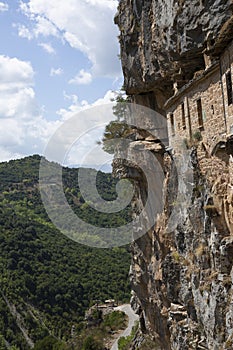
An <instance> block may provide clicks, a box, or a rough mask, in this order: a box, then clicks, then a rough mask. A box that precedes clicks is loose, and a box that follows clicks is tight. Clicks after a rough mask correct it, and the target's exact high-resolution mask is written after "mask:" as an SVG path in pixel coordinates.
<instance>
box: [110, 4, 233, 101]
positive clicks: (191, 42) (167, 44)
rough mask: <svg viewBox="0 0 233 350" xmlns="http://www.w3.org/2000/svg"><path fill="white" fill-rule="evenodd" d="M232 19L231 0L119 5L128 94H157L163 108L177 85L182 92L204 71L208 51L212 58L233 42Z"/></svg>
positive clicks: (116, 20) (122, 52)
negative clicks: (228, 24) (225, 45)
mask: <svg viewBox="0 0 233 350" xmlns="http://www.w3.org/2000/svg"><path fill="white" fill-rule="evenodd" d="M231 15H232V1H231V0H211V1H205V0H143V1H142V0H121V1H120V3H119V12H118V14H117V15H116V17H115V22H116V23H117V24H118V26H119V29H120V45H121V61H122V68H123V72H124V77H125V82H124V87H125V89H126V91H127V93H128V94H129V95H132V94H133V95H135V94H141V93H145V92H148V91H156V95H157V98H158V97H159V102H160V103H162V102H163V100H164V98H167V97H168V96H171V95H172V94H173V91H172V88H171V87H172V84H173V82H174V81H175V82H178V84H179V85H180V86H182V84H185V83H186V82H187V81H189V80H190V79H192V77H193V74H194V73H195V72H196V71H199V70H202V69H204V68H205V62H204V57H203V51H204V50H205V51H207V52H210V53H211V56H212V57H213V58H214V57H215V56H218V54H219V50H220V48H221V46H222V45H223V42H224V43H225V42H226V41H229V40H231V34H230V33H228V31H227V30H225V27H224V25H225V24H226V23H227V22H231V21H232V19H231ZM228 30H229V26H228ZM160 100H161V101H160Z"/></svg>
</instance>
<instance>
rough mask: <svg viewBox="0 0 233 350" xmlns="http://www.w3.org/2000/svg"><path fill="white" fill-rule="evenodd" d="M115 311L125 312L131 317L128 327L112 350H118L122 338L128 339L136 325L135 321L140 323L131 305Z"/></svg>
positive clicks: (125, 305) (119, 307)
mask: <svg viewBox="0 0 233 350" xmlns="http://www.w3.org/2000/svg"><path fill="white" fill-rule="evenodd" d="M114 310H118V311H123V312H124V313H125V314H126V315H127V316H128V317H129V323H128V327H127V328H126V329H125V330H124V331H123V332H122V333H121V334H120V335H119V337H118V338H117V339H116V340H115V342H114V343H113V345H112V347H111V350H118V340H119V339H120V338H121V337H128V335H130V333H131V331H132V328H133V326H134V323H135V321H138V319H139V317H138V315H136V314H135V312H134V311H133V310H132V308H131V306H130V305H129V304H124V305H120V306H117V307H115V308H114Z"/></svg>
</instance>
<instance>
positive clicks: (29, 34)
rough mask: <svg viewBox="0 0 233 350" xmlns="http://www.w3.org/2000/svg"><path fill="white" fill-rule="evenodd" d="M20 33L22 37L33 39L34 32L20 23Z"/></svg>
mask: <svg viewBox="0 0 233 350" xmlns="http://www.w3.org/2000/svg"><path fill="white" fill-rule="evenodd" d="M13 26H16V25H15V24H14V25H13ZM18 35H19V37H20V38H25V39H28V40H32V39H33V33H32V32H31V31H30V30H29V29H28V28H27V27H25V25H23V24H19V25H18Z"/></svg>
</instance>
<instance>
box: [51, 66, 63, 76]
mask: <svg viewBox="0 0 233 350" xmlns="http://www.w3.org/2000/svg"><path fill="white" fill-rule="evenodd" d="M62 74H63V70H62V68H51V70H50V76H51V77H54V76H57V75H62Z"/></svg>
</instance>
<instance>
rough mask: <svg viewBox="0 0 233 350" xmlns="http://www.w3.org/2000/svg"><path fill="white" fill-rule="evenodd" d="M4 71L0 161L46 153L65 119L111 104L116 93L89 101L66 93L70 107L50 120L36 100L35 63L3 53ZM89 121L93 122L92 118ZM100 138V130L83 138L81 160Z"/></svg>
mask: <svg viewBox="0 0 233 350" xmlns="http://www.w3.org/2000/svg"><path fill="white" fill-rule="evenodd" d="M0 71H1V72H2V76H1V80H0V140H1V142H0V161H5V160H9V159H15V158H20V157H23V156H26V155H29V154H35V153H39V154H42V152H43V149H44V147H45V146H46V144H47V142H48V141H49V139H50V137H51V136H52V135H53V133H54V132H55V130H56V129H57V128H58V127H59V126H61V125H62V123H63V122H64V121H65V120H67V119H68V118H70V117H72V116H74V114H77V113H78V112H80V111H82V110H86V109H88V108H90V107H93V106H98V105H102V104H106V103H109V102H110V101H111V99H112V97H114V93H113V92H112V91H108V92H107V93H106V94H105V96H104V97H103V98H101V99H98V100H97V101H95V102H94V103H93V104H88V102H87V101H85V100H83V101H79V100H78V97H77V95H67V94H65V93H64V97H65V98H66V99H67V100H70V106H69V107H68V108H66V109H64V108H63V109H62V108H61V109H60V110H59V111H58V112H57V114H58V116H59V119H58V120H56V121H48V120H46V119H45V118H44V117H43V114H42V111H41V109H39V108H38V105H37V102H36V94H35V91H34V70H33V67H32V65H31V63H30V62H25V61H22V60H19V59H18V58H10V57H8V56H2V55H0ZM86 122H88V123H92V121H91V120H88V121H85V123H86ZM100 123H101V121H100ZM84 126H85V125H84ZM68 136H69V135H68ZM100 137H101V136H99V134H98V133H97V135H94V136H93V137H91V135H89V137H87V138H84V139H83V141H82V148H80V149H79V153H77V157H76V160H77V162H78V161H80V158H81V157H83V156H85V154H88V152H89V151H90V147H95V142H96V141H97V140H98V139H99V138H100ZM72 154H74V153H72Z"/></svg>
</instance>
